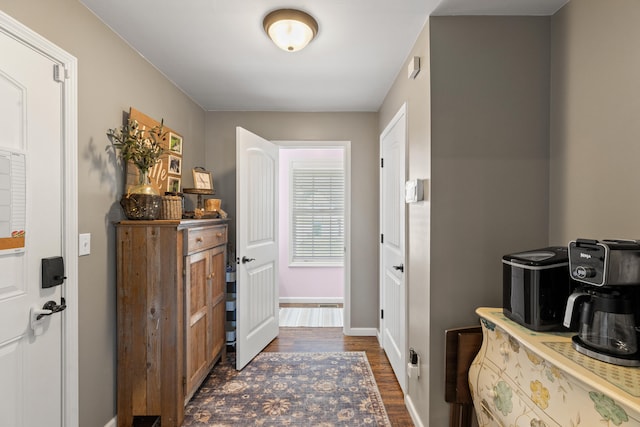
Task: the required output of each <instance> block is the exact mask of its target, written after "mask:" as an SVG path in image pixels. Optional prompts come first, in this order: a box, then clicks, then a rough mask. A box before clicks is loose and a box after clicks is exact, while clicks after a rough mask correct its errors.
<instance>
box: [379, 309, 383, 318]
mask: <svg viewBox="0 0 640 427" xmlns="http://www.w3.org/2000/svg"><path fill="white" fill-rule="evenodd" d="M380 318H381V319H384V310H382V309H381V310H380Z"/></svg>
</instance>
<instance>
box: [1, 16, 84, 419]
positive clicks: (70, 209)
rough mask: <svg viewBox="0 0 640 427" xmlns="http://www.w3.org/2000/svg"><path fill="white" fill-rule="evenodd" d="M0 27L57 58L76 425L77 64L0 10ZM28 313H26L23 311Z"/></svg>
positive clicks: (67, 389)
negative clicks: (61, 72) (60, 82)
mask: <svg viewBox="0 0 640 427" xmlns="http://www.w3.org/2000/svg"><path fill="white" fill-rule="evenodd" d="M0 31H1V32H3V33H5V34H8V35H9V36H11V37H13V38H14V39H16V40H18V41H20V42H22V43H23V44H25V45H27V46H29V47H31V48H32V49H34V50H36V51H38V52H40V53H41V54H42V55H44V56H46V57H48V58H50V59H52V60H53V61H54V62H58V63H59V64H60V65H61V68H62V69H64V70H65V71H64V73H65V78H64V83H63V89H62V90H63V101H62V102H63V105H62V114H63V123H62V131H63V135H62V139H63V151H64V153H63V159H62V161H63V162H64V165H63V168H62V170H63V173H64V177H63V178H64V183H63V200H62V206H63V236H61V237H62V252H63V257H64V264H65V274H66V276H67V279H66V281H65V283H64V284H63V285H62V286H63V289H62V294H63V295H62V296H63V297H64V299H65V301H66V304H67V309H66V310H65V311H64V317H63V319H64V320H63V330H62V370H63V372H62V406H63V407H62V425H63V426H69V427H77V426H78V424H79V408H78V400H79V394H78V185H77V170H78V157H77V151H78V90H77V87H78V64H77V60H76V58H75V57H73V56H72V55H70V54H69V53H67V52H65V51H64V50H62V49H61V48H59V47H58V46H56V45H55V44H53V43H51V42H50V41H48V40H46V39H44V38H43V37H42V36H40V35H39V34H37V33H36V32H34V31H32V30H30V29H29V28H27V27H25V26H24V25H22V24H21V23H20V22H18V21H16V20H15V19H13V18H12V17H10V16H9V15H7V14H5V13H3V12H2V11H0ZM25 315H28V314H25Z"/></svg>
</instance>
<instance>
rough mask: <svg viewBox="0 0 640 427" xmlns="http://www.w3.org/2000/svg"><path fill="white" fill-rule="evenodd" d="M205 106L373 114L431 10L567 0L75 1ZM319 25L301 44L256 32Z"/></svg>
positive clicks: (551, 9) (531, 6) (540, 6)
mask: <svg viewBox="0 0 640 427" xmlns="http://www.w3.org/2000/svg"><path fill="white" fill-rule="evenodd" d="M81 1H82V3H83V4H85V5H86V6H87V7H88V8H89V9H90V10H91V11H93V13H94V14H95V15H97V16H98V18H100V19H101V20H102V21H103V22H104V23H106V25H108V26H109V27H110V28H112V29H113V30H114V31H115V32H116V33H117V34H119V35H120V37H122V38H123V39H124V40H125V41H126V42H127V43H128V44H129V45H130V46H132V47H133V48H134V49H136V50H137V51H138V52H139V53H140V54H141V55H142V56H143V57H144V58H146V59H147V60H148V61H149V62H150V63H151V64H153V65H154V66H155V67H156V68H157V69H158V70H160V72H161V73H163V74H164V75H165V76H166V77H167V78H168V79H169V80H171V81H172V82H173V83H175V84H176V85H177V86H178V87H179V88H180V89H181V90H182V91H183V92H184V93H186V94H187V95H188V96H189V97H191V98H192V99H193V100H194V101H195V102H196V103H198V104H199V105H200V106H201V107H202V108H204V109H205V110H207V111H214V110H218V111H378V109H379V107H380V105H381V104H382V101H383V100H384V96H385V95H386V93H387V92H388V90H389V88H390V87H391V84H392V83H393V81H394V80H395V78H396V75H397V74H398V72H399V71H400V69H401V68H402V67H403V64H404V61H405V60H406V58H407V56H408V55H409V53H410V50H411V48H412V46H413V44H414V43H415V41H416V39H417V37H418V35H419V34H420V31H421V30H422V28H423V27H424V24H425V22H426V21H427V19H428V17H429V16H430V15H432V14H433V15H551V14H553V13H555V12H556V11H557V10H558V9H560V8H561V7H562V6H563V5H564V4H565V3H566V2H567V1H568V0H321V1H318V0H316V1H312V0H297V1H295V2H292V1H291V0H289V1H288V2H283V0H136V1H131V0H110V1H104V0H81ZM278 8H297V9H301V10H304V11H306V12H308V13H310V14H311V15H313V16H314V17H315V19H316V20H317V21H318V25H319V31H318V36H317V37H316V39H315V40H313V41H312V42H311V43H310V44H309V46H307V47H306V48H305V49H303V50H301V51H299V52H294V53H289V52H285V51H283V50H280V49H279V48H277V47H276V46H275V45H274V44H273V43H272V42H271V40H269V39H268V37H267V36H266V34H265V32H264V30H263V28H262V19H263V18H264V16H265V15H266V14H267V13H268V12H270V11H272V10H274V9H278Z"/></svg>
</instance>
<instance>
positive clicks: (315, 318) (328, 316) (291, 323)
mask: <svg viewBox="0 0 640 427" xmlns="http://www.w3.org/2000/svg"><path fill="white" fill-rule="evenodd" d="M279 322H280V326H281V327H285V328H286V327H294V328H296V327H316V328H341V327H342V308H334V307H281V308H280V320H279Z"/></svg>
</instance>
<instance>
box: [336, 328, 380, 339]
mask: <svg viewBox="0 0 640 427" xmlns="http://www.w3.org/2000/svg"><path fill="white" fill-rule="evenodd" d="M344 334H345V335H348V336H352V337H375V336H376V335H378V330H377V329H376V328H344Z"/></svg>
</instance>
